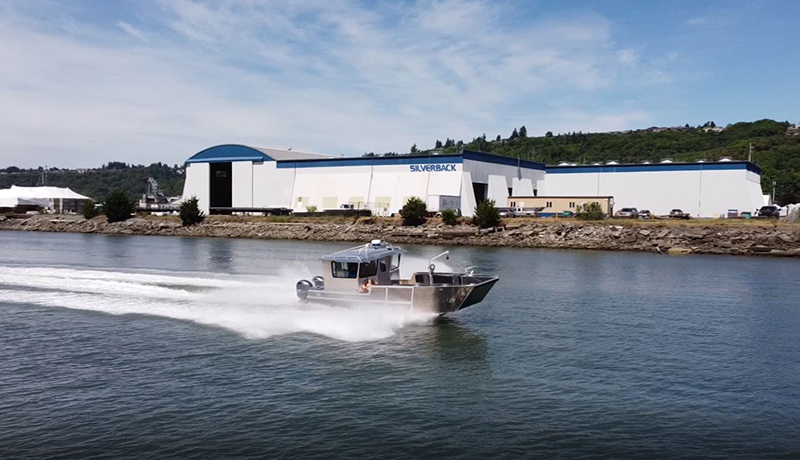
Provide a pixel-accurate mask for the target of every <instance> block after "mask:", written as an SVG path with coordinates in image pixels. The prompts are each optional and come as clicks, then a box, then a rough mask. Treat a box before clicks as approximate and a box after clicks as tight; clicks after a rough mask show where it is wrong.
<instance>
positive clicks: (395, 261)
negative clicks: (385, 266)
mask: <svg viewBox="0 0 800 460" xmlns="http://www.w3.org/2000/svg"><path fill="white" fill-rule="evenodd" d="M401 255H402V254H394V255H393V256H392V270H397V269H398V268H400V256H401Z"/></svg>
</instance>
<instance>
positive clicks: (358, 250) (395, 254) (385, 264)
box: [320, 240, 405, 291]
mask: <svg viewBox="0 0 800 460" xmlns="http://www.w3.org/2000/svg"><path fill="white" fill-rule="evenodd" d="M404 252H405V251H404V250H402V249H400V248H398V247H395V246H392V245H391V244H388V243H386V242H384V241H381V240H373V241H372V242H370V243H368V244H365V245H363V246H356V247H354V248H350V249H345V250H344V251H339V252H335V253H333V254H330V255H327V256H324V257H322V258H320V260H321V261H322V273H323V278H324V283H325V289H329V290H335V291H352V290H357V291H368V290H369V286H370V285H375V284H377V285H389V284H392V281H394V282H397V280H399V279H400V257H401V255H402V253H404Z"/></svg>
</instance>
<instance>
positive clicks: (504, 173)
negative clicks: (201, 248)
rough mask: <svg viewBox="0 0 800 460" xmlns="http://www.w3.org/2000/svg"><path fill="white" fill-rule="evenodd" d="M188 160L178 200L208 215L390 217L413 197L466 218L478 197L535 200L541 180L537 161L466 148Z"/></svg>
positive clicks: (235, 150)
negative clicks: (273, 211)
mask: <svg viewBox="0 0 800 460" xmlns="http://www.w3.org/2000/svg"><path fill="white" fill-rule="evenodd" d="M186 163H187V165H186V184H185V186H184V192H183V196H184V197H190V196H196V197H197V198H198V200H199V204H200V207H201V209H203V210H204V211H205V212H207V213H208V212H211V213H215V212H229V211H236V210H255V209H268V208H289V209H292V210H294V211H305V210H307V209H309V208H310V207H312V206H313V207H314V208H316V209H318V210H324V209H336V208H339V207H341V206H342V205H354V207H357V208H360V209H370V210H371V211H372V212H373V213H375V214H379V215H389V214H393V213H397V212H398V211H399V210H400V208H402V207H403V205H404V204H405V202H406V200H408V198H410V197H412V196H416V197H419V198H421V199H423V200H425V201H426V202H427V204H428V210H430V211H438V210H440V209H445V208H458V209H460V210H461V213H462V214H463V215H465V216H472V214H473V212H474V209H475V205H476V203H478V202H480V201H481V200H483V199H486V198H490V199H493V200H495V201H496V202H497V203H505V202H506V199H507V197H508V196H509V195H533V194H534V193H535V190H537V188H538V187H539V186H541V184H542V183H543V181H544V177H545V165H544V164H542V163H535V162H532V161H526V160H520V159H517V158H510V157H504V156H498V155H490V154H486V153H480V152H473V151H468V150H465V151H463V152H461V153H457V154H442V155H398V156H380V157H355V158H354V157H330V156H326V155H320V154H314V153H304V152H295V151H291V150H278V149H265V148H257V147H248V146H244V145H220V146H216V147H211V148H209V149H206V150H203V151H201V152H199V153H197V154H196V155H194V156H193V157H191V158H190V159H189V160H187V162H186Z"/></svg>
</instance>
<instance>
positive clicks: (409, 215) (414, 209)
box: [400, 196, 428, 227]
mask: <svg viewBox="0 0 800 460" xmlns="http://www.w3.org/2000/svg"><path fill="white" fill-rule="evenodd" d="M427 214H428V207H427V206H426V205H425V202H424V201H422V200H420V199H419V198H417V197H415V196H412V197H411V198H409V199H408V201H406V204H405V205H404V206H403V209H401V210H400V215H401V216H403V225H410V226H413V227H416V226H417V225H422V224H424V223H425V221H426V220H427Z"/></svg>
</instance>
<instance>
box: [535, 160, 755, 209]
mask: <svg viewBox="0 0 800 460" xmlns="http://www.w3.org/2000/svg"><path fill="white" fill-rule="evenodd" d="M539 195H553V196H558V195H583V196H613V197H614V208H615V209H620V208H628V207H631V208H637V209H640V210H641V209H647V210H649V211H650V212H651V213H653V214H655V215H658V214H669V212H670V210H671V209H675V208H678V209H681V210H683V212H686V213H689V214H690V215H691V216H694V217H725V216H726V215H727V213H728V211H729V210H736V211H737V213H741V212H744V211H749V212H754V211H756V210H758V209H759V208H760V207H761V206H763V205H764V204H766V203H764V196H763V194H762V192H761V169H759V167H758V166H756V165H755V164H753V163H749V162H747V161H718V162H698V163H671V162H665V163H654V164H605V165H575V166H570V165H562V166H547V176H546V179H545V182H544V187H543V188H542V189H540V190H539Z"/></svg>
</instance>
